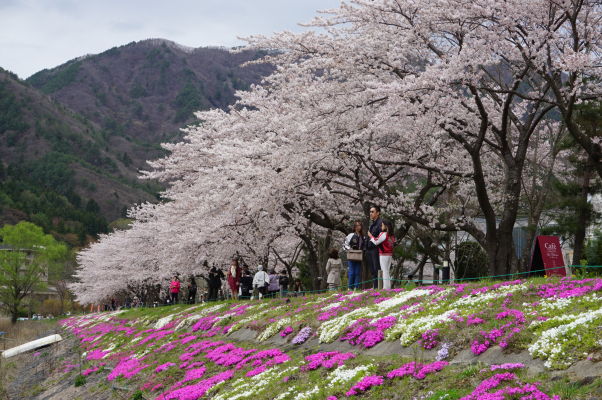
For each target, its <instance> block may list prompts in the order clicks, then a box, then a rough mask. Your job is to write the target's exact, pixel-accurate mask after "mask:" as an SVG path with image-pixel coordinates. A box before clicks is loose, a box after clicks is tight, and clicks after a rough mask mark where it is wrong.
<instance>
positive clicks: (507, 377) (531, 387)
mask: <svg viewBox="0 0 602 400" xmlns="http://www.w3.org/2000/svg"><path fill="white" fill-rule="evenodd" d="M505 382H514V383H515V384H516V385H517V386H507V387H504V388H502V389H499V390H497V391H495V392H490V391H491V390H493V389H495V388H498V387H499V386H500V385H501V384H502V383H505ZM507 396H510V397H511V398H515V397H518V396H520V397H519V398H521V399H525V400H527V399H532V400H560V397H559V396H552V397H550V396H548V395H547V394H545V393H543V392H542V391H541V390H539V388H538V387H537V385H536V384H532V383H527V384H522V383H521V382H520V381H519V380H518V377H517V376H516V375H515V374H513V373H511V372H504V373H500V374H495V375H493V376H492V377H490V378H487V379H485V380H483V381H482V382H481V383H480V384H479V385H478V386H477V387H476V388H475V390H474V391H473V392H472V393H471V394H469V395H468V396H464V397H462V398H461V399H460V400H501V399H505V398H507Z"/></svg>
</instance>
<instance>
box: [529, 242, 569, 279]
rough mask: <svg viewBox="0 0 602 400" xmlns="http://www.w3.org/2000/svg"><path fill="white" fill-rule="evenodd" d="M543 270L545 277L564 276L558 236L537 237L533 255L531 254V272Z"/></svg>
mask: <svg viewBox="0 0 602 400" xmlns="http://www.w3.org/2000/svg"><path fill="white" fill-rule="evenodd" d="M543 269H545V275H547V276H552V275H556V276H566V271H565V269H564V258H563V257H562V249H561V247H560V239H558V236H537V237H536V238H535V246H533V254H531V271H538V270H543Z"/></svg>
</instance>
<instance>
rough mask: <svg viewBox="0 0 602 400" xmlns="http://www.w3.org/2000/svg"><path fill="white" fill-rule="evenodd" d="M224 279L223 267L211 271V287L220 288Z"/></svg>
mask: <svg viewBox="0 0 602 400" xmlns="http://www.w3.org/2000/svg"><path fill="white" fill-rule="evenodd" d="M222 279H224V273H223V272H222V270H221V269H217V268H215V267H213V268H211V271H209V287H215V288H219V287H220V286H222Z"/></svg>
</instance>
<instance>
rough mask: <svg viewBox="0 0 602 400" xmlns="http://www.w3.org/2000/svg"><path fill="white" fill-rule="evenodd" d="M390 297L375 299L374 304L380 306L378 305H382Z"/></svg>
mask: <svg viewBox="0 0 602 400" xmlns="http://www.w3.org/2000/svg"><path fill="white" fill-rule="evenodd" d="M389 299H390V297H379V298H377V299H374V304H378V303H382V302H383V301H385V300H389Z"/></svg>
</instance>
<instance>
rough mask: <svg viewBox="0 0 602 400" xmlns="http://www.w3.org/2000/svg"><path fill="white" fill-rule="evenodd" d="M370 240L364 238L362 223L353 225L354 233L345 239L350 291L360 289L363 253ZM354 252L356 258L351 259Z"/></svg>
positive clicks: (344, 247) (344, 246)
mask: <svg viewBox="0 0 602 400" xmlns="http://www.w3.org/2000/svg"><path fill="white" fill-rule="evenodd" d="M367 242H368V240H367V238H366V236H364V228H363V227H362V222H361V221H355V222H354V223H353V231H352V232H351V233H350V234H349V235H347V237H346V238H345V243H344V244H343V249H344V250H346V251H347V283H348V286H349V289H350V290H353V289H359V287H360V279H361V269H362V261H361V260H362V258H363V253H364V251H365V250H366V244H367ZM349 250H352V251H354V253H355V254H353V256H354V257H356V258H357V259H355V260H352V259H351V252H350V251H349Z"/></svg>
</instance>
